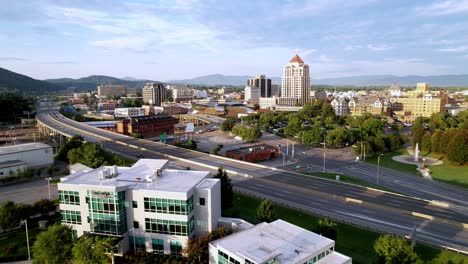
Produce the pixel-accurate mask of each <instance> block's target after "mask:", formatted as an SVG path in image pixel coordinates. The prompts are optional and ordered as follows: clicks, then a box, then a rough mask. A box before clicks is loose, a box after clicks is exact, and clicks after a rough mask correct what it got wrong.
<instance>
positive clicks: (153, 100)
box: [142, 83, 168, 106]
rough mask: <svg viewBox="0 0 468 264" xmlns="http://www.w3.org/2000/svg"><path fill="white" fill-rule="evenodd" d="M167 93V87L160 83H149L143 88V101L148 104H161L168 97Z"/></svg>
mask: <svg viewBox="0 0 468 264" xmlns="http://www.w3.org/2000/svg"><path fill="white" fill-rule="evenodd" d="M167 94H168V92H167V89H166V88H165V87H164V85H162V84H160V83H147V84H146V85H145V86H144V87H143V89H142V95H143V102H145V103H146V104H151V105H156V106H161V103H162V102H164V100H166V99H167V98H168V96H167Z"/></svg>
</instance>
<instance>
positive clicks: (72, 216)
mask: <svg viewBox="0 0 468 264" xmlns="http://www.w3.org/2000/svg"><path fill="white" fill-rule="evenodd" d="M60 215H61V218H62V223H67V224H76V225H81V212H80V211H69V210H62V211H60Z"/></svg>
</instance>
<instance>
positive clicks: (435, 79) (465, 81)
mask: <svg viewBox="0 0 468 264" xmlns="http://www.w3.org/2000/svg"><path fill="white" fill-rule="evenodd" d="M393 82H397V83H398V84H399V85H402V86H416V83H418V82H427V83H429V84H430V85H431V86H468V74H460V75H430V76H418V75H408V76H395V75H367V76H353V77H341V78H327V79H317V80H312V84H323V85H354V86H367V85H376V86H387V85H391V84H392V83H393Z"/></svg>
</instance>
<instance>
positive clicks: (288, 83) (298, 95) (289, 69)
mask: <svg viewBox="0 0 468 264" xmlns="http://www.w3.org/2000/svg"><path fill="white" fill-rule="evenodd" d="M280 98H292V99H294V100H284V103H288V104H287V106H295V105H296V104H299V105H304V104H305V103H307V102H309V101H310V75H309V65H307V64H305V63H304V61H303V60H302V59H301V58H300V57H299V56H298V55H297V54H296V55H295V56H294V57H293V58H292V59H291V60H290V61H289V63H288V64H286V66H284V70H283V78H282V85H281V96H280ZM294 102H295V103H294ZM278 104H281V102H279V103H278Z"/></svg>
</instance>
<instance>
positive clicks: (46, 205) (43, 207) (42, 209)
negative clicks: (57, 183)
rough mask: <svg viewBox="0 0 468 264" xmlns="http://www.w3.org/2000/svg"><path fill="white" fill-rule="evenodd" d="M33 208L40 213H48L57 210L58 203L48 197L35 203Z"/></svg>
mask: <svg viewBox="0 0 468 264" xmlns="http://www.w3.org/2000/svg"><path fill="white" fill-rule="evenodd" d="M33 210H34V212H35V213H38V214H48V213H50V212H52V211H55V210H57V205H56V204H55V203H54V202H53V201H50V200H48V199H42V200H39V201H37V202H35V203H34V205H33Z"/></svg>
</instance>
